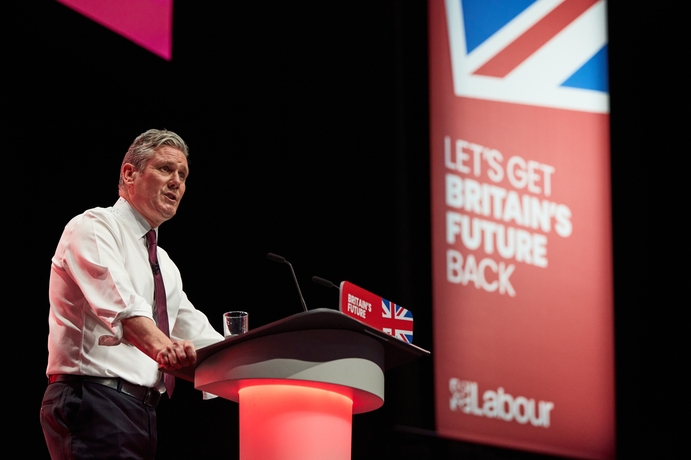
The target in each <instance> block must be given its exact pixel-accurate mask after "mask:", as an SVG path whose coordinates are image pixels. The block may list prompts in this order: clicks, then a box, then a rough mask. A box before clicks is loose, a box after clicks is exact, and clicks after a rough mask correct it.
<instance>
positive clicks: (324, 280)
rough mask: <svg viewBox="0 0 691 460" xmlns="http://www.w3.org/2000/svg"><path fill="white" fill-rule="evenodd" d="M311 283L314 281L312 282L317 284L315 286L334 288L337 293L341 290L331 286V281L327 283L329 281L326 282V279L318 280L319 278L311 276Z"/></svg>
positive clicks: (333, 285)
mask: <svg viewBox="0 0 691 460" xmlns="http://www.w3.org/2000/svg"><path fill="white" fill-rule="evenodd" d="M312 281H314V282H315V283H317V284H321V285H322V286H326V287H334V288H336V289H338V290H339V291H340V290H341V288H340V287H338V286H336V285H335V284H333V283H332V282H331V281H329V280H327V279H324V278H320V277H318V276H313V277H312Z"/></svg>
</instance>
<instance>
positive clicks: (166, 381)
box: [146, 228, 175, 398]
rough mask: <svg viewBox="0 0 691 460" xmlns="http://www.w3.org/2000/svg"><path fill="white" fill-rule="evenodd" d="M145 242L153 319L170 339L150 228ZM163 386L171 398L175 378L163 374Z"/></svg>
mask: <svg viewBox="0 0 691 460" xmlns="http://www.w3.org/2000/svg"><path fill="white" fill-rule="evenodd" d="M146 242H147V243H148V246H149V263H150V264H151V270H152V271H153V273H154V318H155V319H156V324H157V325H158V328H159V329H160V330H162V331H163V333H164V334H165V335H166V337H170V326H169V325H168V308H167V306H166V288H165V286H164V285H163V275H162V274H161V268H160V267H159V265H158V257H157V255H156V231H155V230H154V229H153V228H152V229H151V230H149V232H148V233H147V234H146ZM163 385H165V387H166V393H168V397H169V398H170V397H171V396H173V389H174V388H175V377H173V376H172V375H170V374H163Z"/></svg>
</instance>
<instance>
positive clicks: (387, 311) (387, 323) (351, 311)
mask: <svg viewBox="0 0 691 460" xmlns="http://www.w3.org/2000/svg"><path fill="white" fill-rule="evenodd" d="M339 309H340V311H341V312H342V313H344V314H346V315H348V316H350V317H353V318H355V319H357V320H358V321H361V322H363V323H365V324H367V325H368V326H372V327H373V328H375V329H378V330H380V331H382V332H386V333H387V334H389V335H392V336H394V337H396V338H397V339H399V340H402V341H404V342H406V343H413V314H412V313H411V312H410V311H409V310H406V309H405V308H403V307H401V306H400V305H396V304H395V303H393V302H391V301H389V300H386V299H383V298H382V297H379V296H378V295H376V294H373V293H371V292H369V291H366V290H364V289H362V288H361V287H359V286H356V285H354V284H353V283H351V282H349V281H343V282H342V283H341V298H340V302H339Z"/></svg>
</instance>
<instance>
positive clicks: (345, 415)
mask: <svg viewBox="0 0 691 460" xmlns="http://www.w3.org/2000/svg"><path fill="white" fill-rule="evenodd" d="M428 354H429V352H428V351H426V350H423V349H422V348H419V347H416V346H414V345H411V344H408V343H405V342H402V341H400V340H398V339H396V338H394V337H392V336H390V335H388V334H386V333H384V332H381V331H379V330H377V329H374V328H372V327H370V326H367V325H366V324H363V323H361V322H359V321H357V320H355V319H353V318H350V317H348V316H346V315H344V314H343V313H341V312H339V311H335V310H329V309H316V310H310V311H308V312H303V313H298V314H296V315H293V316H290V317H288V318H285V319H282V320H280V321H276V322H274V323H271V324H268V325H266V326H262V327H260V328H257V329H254V330H251V331H249V332H248V333H246V334H243V335H240V336H237V337H232V338H228V339H226V340H224V341H223V342H219V343H217V344H214V345H211V346H209V347H205V348H201V349H199V350H197V363H196V365H195V368H194V369H192V368H188V369H183V370H182V371H180V372H177V373H176V375H177V376H178V377H182V378H185V379H187V380H190V381H193V382H194V386H195V388H197V389H198V390H202V391H206V392H209V393H213V394H215V395H218V396H220V397H223V398H226V399H230V400H231V401H235V402H238V403H239V413H240V459H241V460H293V459H295V460H297V459H300V460H312V459H314V460H317V459H319V460H325V459H333V460H347V459H350V453H351V431H352V430H351V428H352V415H353V414H358V413H362V412H368V411H372V410H375V409H378V408H379V407H381V406H382V405H383V404H384V371H385V370H386V369H390V368H392V367H395V366H398V365H400V364H403V363H405V362H408V361H411V360H413V359H415V358H417V357H420V356H424V355H428Z"/></svg>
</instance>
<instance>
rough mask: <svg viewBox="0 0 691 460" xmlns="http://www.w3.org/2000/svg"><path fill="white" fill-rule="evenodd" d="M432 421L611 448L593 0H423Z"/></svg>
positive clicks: (533, 445)
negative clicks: (425, 17)
mask: <svg viewBox="0 0 691 460" xmlns="http://www.w3.org/2000/svg"><path fill="white" fill-rule="evenodd" d="M429 37H430V92H431V93H430V104H431V169H432V171H431V177H432V219H433V222H432V238H433V242H432V244H433V272H434V273H433V275H434V287H433V289H434V334H435V338H434V354H435V386H436V390H435V393H436V401H437V402H436V422H437V429H438V431H439V432H440V433H441V434H442V435H443V436H446V437H451V438H457V439H463V440H469V441H475V442H482V443H489V444H496V445H500V446H506V447H512V448H518V449H526V450H533V451H539V452H546V453H552V454H558V455H567V456H577V457H584V458H613V457H614V452H615V445H614V444H615V442H614V433H615V430H614V356H613V354H614V352H613V298H612V297H613V294H612V291H613V290H612V248H611V213H610V165H609V108H608V107H609V99H608V87H607V35H606V5H605V3H604V1H595V0H562V1H560V0H538V1H534V0H492V1H488V0H448V1H443V0H433V1H430V2H429Z"/></svg>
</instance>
